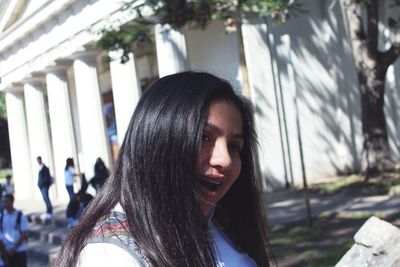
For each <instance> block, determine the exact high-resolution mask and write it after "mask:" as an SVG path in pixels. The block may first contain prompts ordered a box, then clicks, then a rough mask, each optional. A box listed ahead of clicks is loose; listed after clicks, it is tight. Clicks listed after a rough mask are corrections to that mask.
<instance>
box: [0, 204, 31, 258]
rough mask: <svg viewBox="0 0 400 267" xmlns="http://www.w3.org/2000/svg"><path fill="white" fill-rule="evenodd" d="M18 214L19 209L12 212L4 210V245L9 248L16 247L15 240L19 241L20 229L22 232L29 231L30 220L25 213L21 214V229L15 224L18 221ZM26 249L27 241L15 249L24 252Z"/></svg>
mask: <svg viewBox="0 0 400 267" xmlns="http://www.w3.org/2000/svg"><path fill="white" fill-rule="evenodd" d="M17 215H18V211H17V210H14V211H13V212H11V213H8V212H7V211H6V210H4V215H3V232H2V238H3V243H4V246H5V247H6V249H7V250H11V249H13V248H14V245H15V242H17V240H18V239H19V237H20V235H21V234H20V230H21V231H22V232H26V231H29V225H28V220H27V219H26V216H25V215H24V214H22V215H21V224H20V229H18V228H16V227H15V224H16V223H17ZM26 249H27V246H26V242H23V243H22V244H21V245H20V246H19V247H18V248H17V249H16V250H15V251H16V252H22V251H26Z"/></svg>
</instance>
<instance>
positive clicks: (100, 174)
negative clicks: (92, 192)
mask: <svg viewBox="0 0 400 267" xmlns="http://www.w3.org/2000/svg"><path fill="white" fill-rule="evenodd" d="M109 175H110V172H109V171H108V169H107V167H106V165H105V164H104V161H103V160H102V159H101V158H100V157H99V158H97V159H96V163H95V164H94V177H93V178H92V179H91V180H90V184H91V185H92V186H93V187H94V188H95V189H96V193H97V192H99V191H100V189H101V188H102V187H103V185H104V183H105V182H106V180H107V177H108V176H109Z"/></svg>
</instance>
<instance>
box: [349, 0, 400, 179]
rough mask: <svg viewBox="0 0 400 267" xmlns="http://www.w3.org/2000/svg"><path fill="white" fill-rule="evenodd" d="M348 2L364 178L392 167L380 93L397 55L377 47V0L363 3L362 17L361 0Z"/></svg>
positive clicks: (381, 94) (383, 90)
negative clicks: (360, 126)
mask: <svg viewBox="0 0 400 267" xmlns="http://www.w3.org/2000/svg"><path fill="white" fill-rule="evenodd" d="M348 4H349V5H348V7H349V8H348V12H349V13H348V17H349V28H350V35H351V43H352V47H353V54H354V59H355V64H356V68H357V74H358V82H359V89H360V96H361V122H362V133H363V137H364V143H363V161H364V162H363V169H364V171H365V174H366V177H367V178H368V177H369V176H371V175H374V174H377V173H381V172H383V171H386V170H392V169H393V166H394V164H393V162H392V161H391V159H390V152H389V141H388V134H387V128H386V118H385V113H384V95H385V76H386V71H387V68H388V67H389V66H390V64H392V63H393V62H394V60H395V59H396V58H397V55H396V52H397V48H394V47H393V48H391V49H390V51H386V52H384V53H383V52H380V51H379V50H378V32H379V30H378V14H379V12H378V11H379V1H372V2H371V3H370V4H366V3H364V4H365V6H364V7H366V11H367V12H366V16H365V17H364V16H363V15H362V13H363V12H362V8H363V7H362V1H358V0H351V1H350V2H349V3H348ZM364 18H365V20H366V21H365V22H366V23H365V24H364ZM364 25H366V30H365V29H364Z"/></svg>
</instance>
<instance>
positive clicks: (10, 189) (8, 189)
mask: <svg viewBox="0 0 400 267" xmlns="http://www.w3.org/2000/svg"><path fill="white" fill-rule="evenodd" d="M11 179H12V176H11V175H7V176H6V182H5V183H4V184H3V185H2V189H3V192H2V195H3V196H5V195H8V194H14V193H15V189H14V184H13V183H12V182H11Z"/></svg>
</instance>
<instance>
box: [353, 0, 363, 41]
mask: <svg viewBox="0 0 400 267" xmlns="http://www.w3.org/2000/svg"><path fill="white" fill-rule="evenodd" d="M349 7H350V13H351V14H352V15H353V16H354V19H353V20H352V21H351V23H352V24H353V25H351V26H352V27H351V28H352V29H353V31H354V35H355V36H356V37H357V39H358V40H360V41H364V40H366V39H367V35H366V33H365V30H364V25H363V24H364V23H363V18H362V15H361V12H360V10H361V6H360V4H359V2H358V1H354V2H353V3H350V4H349Z"/></svg>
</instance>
